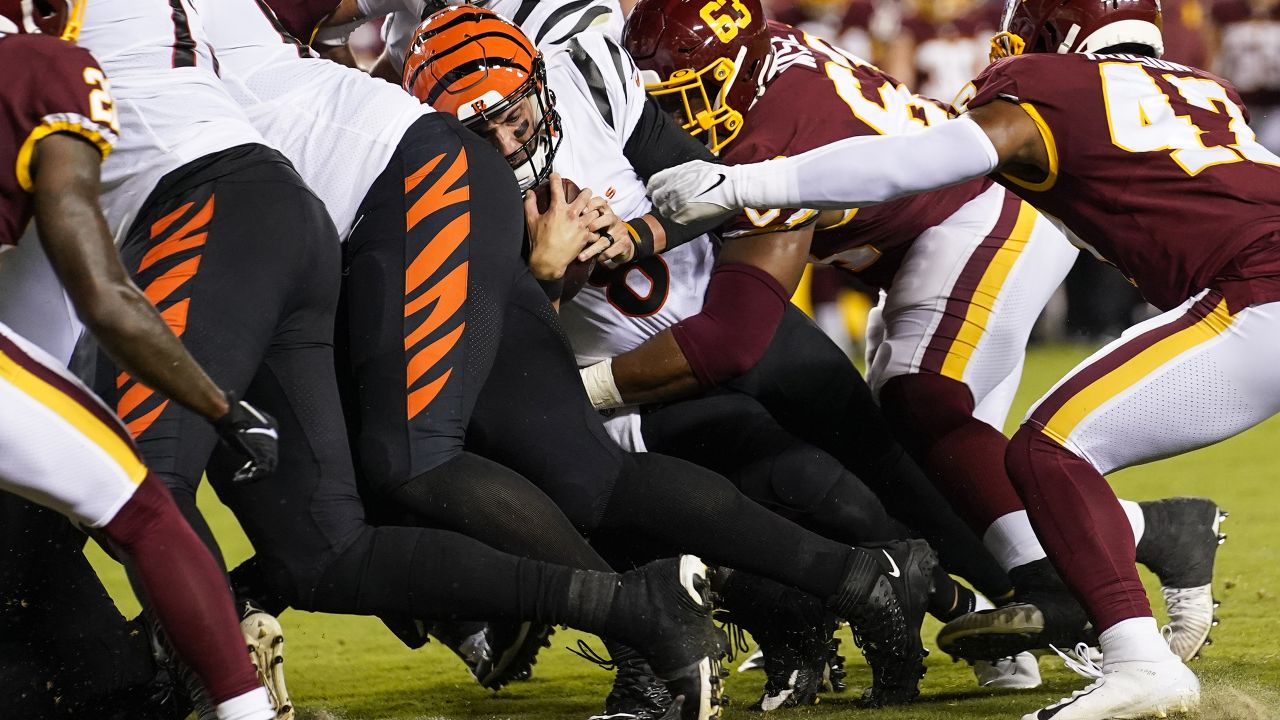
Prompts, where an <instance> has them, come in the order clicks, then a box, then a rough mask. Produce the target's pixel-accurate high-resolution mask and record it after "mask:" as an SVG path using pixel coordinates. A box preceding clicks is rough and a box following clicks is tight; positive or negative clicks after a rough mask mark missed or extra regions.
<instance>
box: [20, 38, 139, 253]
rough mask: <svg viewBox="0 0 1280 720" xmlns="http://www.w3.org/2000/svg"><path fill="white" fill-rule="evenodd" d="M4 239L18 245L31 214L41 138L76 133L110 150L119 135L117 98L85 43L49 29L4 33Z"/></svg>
mask: <svg viewBox="0 0 1280 720" xmlns="http://www.w3.org/2000/svg"><path fill="white" fill-rule="evenodd" d="M0 68H4V71H3V74H4V81H3V82H0V245H16V244H18V238H19V237H20V236H21V235H22V231H23V230H25V229H26V227H27V223H28V222H30V220H31V212H32V200H33V198H32V195H31V190H32V180H31V157H32V154H33V153H34V152H35V148H36V143H38V142H40V140H41V139H42V138H44V137H46V136H48V135H51V134H53V133H58V132H66V133H74V134H76V135H79V136H80V137H83V138H84V139H86V140H88V141H89V142H91V143H93V144H94V145H96V146H97V147H98V149H99V150H100V151H101V152H102V157H103V158H106V156H107V154H108V153H110V152H111V145H112V143H114V142H115V139H116V133H117V132H119V128H117V126H116V110H115V103H114V102H113V101H112V100H111V95H110V89H109V88H108V87H107V78H106V75H105V74H104V73H103V72H102V68H100V67H98V62H97V61H96V60H94V59H93V56H92V55H90V54H89V52H88V51H87V50H84V49H83V48H79V47H76V46H75V45H72V44H71V43H69V42H66V41H65V40H59V39H58V38H55V37H50V36H48V35H34V34H33V35H5V34H2V33H0Z"/></svg>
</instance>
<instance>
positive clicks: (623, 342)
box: [547, 33, 715, 365]
mask: <svg viewBox="0 0 1280 720" xmlns="http://www.w3.org/2000/svg"><path fill="white" fill-rule="evenodd" d="M547 84H548V86H550V88H551V91H552V92H554V93H555V96H556V110H557V111H558V112H559V113H560V121H561V123H562V124H563V129H564V139H563V140H562V141H561V142H560V147H559V149H558V150H557V151H556V155H555V159H554V160H553V161H552V167H553V169H555V171H556V172H559V173H560V174H561V175H563V176H564V177H566V178H568V179H570V180H573V181H574V182H575V183H577V184H578V186H579V187H582V188H589V189H590V190H591V191H592V192H593V193H595V194H596V195H600V196H601V197H604V198H605V199H607V200H608V201H609V204H610V205H611V206H612V207H613V210H614V212H615V213H616V214H617V215H618V217H620V218H622V219H624V220H631V219H634V218H638V217H640V216H641V215H644V214H645V213H647V212H649V210H650V209H651V208H652V207H653V205H652V203H650V202H649V198H648V196H647V195H646V194H645V185H644V181H643V180H641V179H640V177H639V176H638V175H636V172H635V170H634V169H632V167H631V162H630V161H629V160H627V158H626V157H625V156H624V155H623V147H624V146H625V145H626V142H627V138H629V137H630V136H631V133H632V132H633V131H634V130H635V127H636V123H637V122H639V120H640V115H641V111H642V110H643V108H644V103H645V92H644V85H643V84H642V83H641V81H640V73H639V71H638V70H637V69H636V66H635V64H634V63H633V62H632V60H631V56H629V55H628V54H627V53H626V51H624V50H623V49H622V48H620V47H619V46H618V44H617V43H615V42H614V41H613V40H610V39H609V38H607V37H605V36H604V35H600V34H598V33H584V34H582V35H579V36H578V37H577V38H575V39H574V40H572V41H570V42H569V43H568V44H567V45H565V47H564V48H563V49H561V50H559V51H556V52H553V53H551V54H550V55H548V56H547ZM714 263H715V253H714V248H713V246H712V242H711V238H710V237H709V236H706V235H704V236H702V237H700V238H698V239H696V240H693V241H692V242H689V243H686V244H684V245H681V246H680V247H678V248H675V249H674V250H672V251H670V252H666V253H662V254H661V255H657V256H654V257H652V258H647V259H646V260H643V261H641V262H640V263H636V264H634V265H630V266H628V268H627V270H626V272H625V274H623V275H621V276H618V277H615V278H614V279H613V281H612V282H610V284H609V285H608V286H605V287H597V286H595V285H594V284H588V285H587V286H586V287H584V288H583V289H582V290H581V292H579V293H578V295H577V296H575V297H574V299H573V301H572V302H569V303H566V304H564V305H563V306H561V308H560V320H561V323H562V324H563V325H564V328H565V330H566V332H568V334H569V340H570V341H571V342H572V343H573V349H574V353H575V354H576V355H577V357H578V364H579V365H587V364H590V363H594V362H597V361H600V360H603V359H605V358H611V357H614V356H617V355H620V354H622V353H624V352H627V351H628V350H631V349H632V348H634V347H636V346H637V345H640V344H641V343H643V342H644V341H645V340H648V339H649V338H650V337H653V336H654V335H656V334H658V333H659V332H662V331H663V330H665V329H666V328H668V327H670V326H671V325H674V324H675V323H677V322H679V321H681V320H683V319H684V318H686V317H689V316H690V315H695V314H697V313H698V312H699V311H700V310H702V299H703V295H704V294H705V293H706V290H707V281H708V279H709V278H710V275H711V269H712V266H713V265H714ZM615 275H617V274H616V273H615Z"/></svg>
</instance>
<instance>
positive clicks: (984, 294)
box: [941, 201, 1040, 382]
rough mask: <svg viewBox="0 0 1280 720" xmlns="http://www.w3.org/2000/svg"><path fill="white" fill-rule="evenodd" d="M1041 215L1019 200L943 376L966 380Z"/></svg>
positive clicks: (953, 344)
mask: <svg viewBox="0 0 1280 720" xmlns="http://www.w3.org/2000/svg"><path fill="white" fill-rule="evenodd" d="M1039 217H1040V216H1039V215H1037V214H1036V210H1035V208H1033V207H1031V206H1030V205H1029V204H1027V203H1025V202H1021V201H1019V207H1018V219H1017V220H1016V221H1015V222H1014V224H1013V230H1012V231H1010V232H1009V237H1008V238H1007V239H1006V240H1005V241H1004V242H1003V243H1001V244H1000V249H999V250H997V251H996V253H995V255H993V256H992V257H991V262H990V263H988V264H987V269H986V270H984V271H983V273H982V279H981V280H979V281H978V287H977V289H976V290H974V291H973V295H972V296H970V298H969V302H968V309H967V310H965V313H964V323H963V324H962V325H961V326H960V331H959V332H958V333H956V339H955V340H953V341H952V342H951V347H950V348H949V349H948V350H947V359H946V360H944V361H943V362H942V372H941V374H942V376H943V377H948V378H951V379H952V380H959V381H961V382H964V371H965V368H967V367H968V366H969V360H970V359H971V358H972V357H973V352H974V351H975V350H977V349H978V343H979V342H980V341H981V340H982V335H983V333H985V332H986V331H987V322H988V321H989V320H990V319H991V312H992V310H993V309H994V308H995V304H996V299H997V298H999V297H1000V290H1001V289H1002V288H1003V287H1004V283H1005V280H1007V279H1008V278H1009V273H1010V272H1011V271H1012V270H1013V265H1014V263H1016V262H1018V257H1019V256H1020V255H1022V250H1023V249H1024V248H1025V247H1026V246H1027V242H1028V241H1029V240H1030V239H1031V231H1032V230H1034V229H1035V225H1036V220H1037V219H1038V218H1039Z"/></svg>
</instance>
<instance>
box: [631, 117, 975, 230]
mask: <svg viewBox="0 0 1280 720" xmlns="http://www.w3.org/2000/svg"><path fill="white" fill-rule="evenodd" d="M998 164H999V157H998V155H997V154H996V149H995V146H994V145H992V144H991V140H990V139H988V138H987V134H986V133H985V132H984V131H983V130H982V128H981V127H979V126H978V124H977V123H975V122H974V121H972V120H970V119H969V118H967V117H963V116H962V117H959V118H957V119H955V120H948V121H946V122H943V123H939V124H938V125H934V126H932V127H929V128H926V129H924V130H921V131H919V132H913V133H907V134H904V135H875V136H862V137H856V138H849V139H847V140H841V141H839V142H834V143H831V144H830V145H824V146H822V147H820V148H816V149H814V150H810V151H809V152H806V153H801V154H799V155H796V156H793V157H789V158H782V159H779V160H766V161H764V162H759V163H750V164H747V165H728V166H726V165H718V164H715V163H708V162H702V161H699V160H694V161H692V162H687V163H685V164H683V165H679V166H676V167H673V168H670V169H667V170H663V171H662V172H660V173H658V174H657V175H654V176H653V177H652V178H650V179H649V197H650V198H652V200H653V203H654V205H656V206H657V207H658V210H659V211H660V212H662V213H663V214H664V215H666V216H667V217H670V218H672V219H674V220H675V221H676V222H680V223H684V224H686V225H688V224H693V223H696V222H701V221H703V220H709V219H712V218H716V217H721V216H725V215H727V214H730V213H733V212H735V211H738V210H741V209H743V208H749V207H750V208H778V207H805V208H815V209H819V210H843V209H846V208H856V207H862V206H864V205H874V204H876V203H882V202H885V201H887V200H893V199H894V198H899V197H902V196H904V195H912V194H914V193H919V192H925V191H928V190H936V189H938V188H942V187H946V186H948V185H954V184H956V183H958V182H963V181H965V180H969V179H971V178H975V177H981V176H983V175H986V174H987V173H989V172H991V171H992V170H995V169H996V167H997V166H998Z"/></svg>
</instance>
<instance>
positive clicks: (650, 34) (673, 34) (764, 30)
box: [623, 0, 773, 153]
mask: <svg viewBox="0 0 1280 720" xmlns="http://www.w3.org/2000/svg"><path fill="white" fill-rule="evenodd" d="M623 44H624V45H625V46H626V48H627V52H629V53H631V57H632V58H634V59H635V61H636V64H637V65H638V66H639V67H640V70H641V74H642V75H643V76H644V79H645V89H647V90H648V91H649V94H650V95H653V96H654V97H655V98H656V99H657V100H658V102H659V104H661V105H662V106H663V107H664V108H665V109H666V110H667V111H669V112H672V113H674V114H675V115H676V116H677V117H678V118H679V119H680V121H681V123H682V124H683V126H684V129H685V130H687V131H688V132H689V133H690V134H691V135H693V136H694V137H696V138H698V139H700V140H702V141H703V142H704V143H706V145H707V147H708V148H710V149H711V152H713V153H719V152H720V150H721V149H723V148H724V147H725V146H726V145H728V144H729V143H730V142H732V141H733V139H734V138H735V137H737V136H738V133H740V132H742V122H743V120H742V116H743V114H744V113H746V111H747V110H748V109H750V107H751V105H752V103H754V102H755V100H756V98H758V97H759V96H760V95H761V94H762V93H763V92H764V85H765V79H766V78H767V77H768V72H769V69H770V67H771V66H772V65H773V46H772V44H771V43H770V42H769V24H768V22H767V21H766V20H765V16H764V8H762V7H761V6H760V0H697V1H696V2H690V0H640V2H638V3H636V7H635V9H634V10H633V11H632V12H631V17H630V18H628V19H627V26H626V30H625V31H624V33H623Z"/></svg>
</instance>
